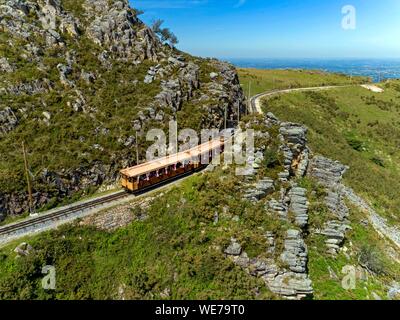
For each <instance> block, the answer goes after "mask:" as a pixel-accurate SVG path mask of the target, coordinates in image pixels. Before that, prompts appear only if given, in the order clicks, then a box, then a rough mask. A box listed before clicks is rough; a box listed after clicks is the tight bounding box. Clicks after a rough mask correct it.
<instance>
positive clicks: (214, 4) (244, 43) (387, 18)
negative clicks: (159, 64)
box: [130, 0, 400, 58]
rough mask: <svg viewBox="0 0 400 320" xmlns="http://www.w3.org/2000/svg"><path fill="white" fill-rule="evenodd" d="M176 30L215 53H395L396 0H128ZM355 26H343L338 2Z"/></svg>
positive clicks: (399, 23)
mask: <svg viewBox="0 0 400 320" xmlns="http://www.w3.org/2000/svg"><path fill="white" fill-rule="evenodd" d="M130 2H131V5H132V6H133V7H135V8H139V9H142V10H144V11H145V14H144V15H142V16H141V18H142V19H143V20H144V21H145V22H146V23H151V22H152V21H154V20H155V19H157V18H160V19H163V20H165V26H166V27H169V28H171V30H172V31H173V32H174V33H175V34H176V35H177V36H178V39H179V41H180V43H179V45H178V48H179V49H181V50H184V51H187V52H189V53H191V54H194V55H199V56H207V57H218V58H400V0H380V1H378V0H347V1H341V0H300V1H299V0H280V1H276V0H136V1H134V0H131V1H130ZM345 5H352V6H353V7H354V8H355V9H356V28H355V29H354V30H344V29H343V28H342V19H343V17H344V15H343V14H342V8H343V6H345Z"/></svg>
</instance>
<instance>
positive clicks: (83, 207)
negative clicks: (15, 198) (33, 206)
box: [0, 191, 129, 243]
mask: <svg viewBox="0 0 400 320" xmlns="http://www.w3.org/2000/svg"><path fill="white" fill-rule="evenodd" d="M128 196H129V194H127V193H126V192H125V191H119V192H116V193H113V194H111V195H107V196H103V197H99V198H96V199H93V200H88V201H85V202H82V203H78V204H76V205H71V206H67V207H64V208H60V209H55V210H52V211H50V212H48V213H44V214H42V215H40V216H37V217H32V218H28V219H26V220H23V221H19V222H15V223H12V224H8V225H5V226H3V227H0V243H4V242H7V241H9V240H10V239H15V238H18V237H21V236H24V235H27V234H29V233H33V232H38V231H42V230H46V229H50V228H49V225H54V224H57V222H60V223H61V222H65V221H69V220H70V218H76V215H79V213H82V212H86V211H90V210H92V209H97V208H100V207H101V206H102V205H106V204H110V203H113V202H115V201H118V200H122V199H124V198H127V197H128Z"/></svg>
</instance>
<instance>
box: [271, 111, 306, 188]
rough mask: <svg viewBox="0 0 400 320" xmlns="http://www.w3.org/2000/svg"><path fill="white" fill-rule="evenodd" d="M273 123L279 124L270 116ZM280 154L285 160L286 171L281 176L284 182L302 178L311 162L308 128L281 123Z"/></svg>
mask: <svg viewBox="0 0 400 320" xmlns="http://www.w3.org/2000/svg"><path fill="white" fill-rule="evenodd" d="M270 118H271V119H272V121H275V122H278V120H277V119H276V117H275V116H274V115H272V114H270ZM279 132H280V136H279V138H280V141H281V146H280V152H282V154H283V158H284V168H285V170H284V171H283V172H281V173H280V174H279V178H280V180H281V181H282V182H287V181H288V180H289V177H291V176H297V177H302V176H304V174H305V173H306V170H307V167H308V161H309V150H308V148H307V146H306V144H307V128H306V127H304V126H301V125H299V124H296V123H289V122H282V123H280V130H279Z"/></svg>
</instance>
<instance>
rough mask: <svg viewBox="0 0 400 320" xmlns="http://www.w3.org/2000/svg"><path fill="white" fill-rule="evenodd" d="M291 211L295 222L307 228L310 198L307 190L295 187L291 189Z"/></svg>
mask: <svg viewBox="0 0 400 320" xmlns="http://www.w3.org/2000/svg"><path fill="white" fill-rule="evenodd" d="M289 198H290V207H289V210H290V212H292V213H293V215H294V220H295V221H294V223H295V225H297V226H298V227H300V228H305V227H306V226H307V224H308V205H309V203H308V200H307V190H306V189H304V188H299V187H294V188H292V189H291V190H290V191H289Z"/></svg>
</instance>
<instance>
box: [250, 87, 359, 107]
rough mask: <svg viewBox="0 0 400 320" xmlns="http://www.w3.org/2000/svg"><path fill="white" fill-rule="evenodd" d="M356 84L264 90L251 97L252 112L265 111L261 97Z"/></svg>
mask: <svg viewBox="0 0 400 320" xmlns="http://www.w3.org/2000/svg"><path fill="white" fill-rule="evenodd" d="M352 86H354V85H341V86H320V87H308V88H294V89H281V90H271V91H267V92H263V93H260V94H257V95H255V96H253V97H251V98H250V110H249V111H250V113H263V111H262V108H261V99H263V98H265V97H271V96H274V95H277V94H282V93H291V92H298V91H321V90H329V89H337V88H348V87H352Z"/></svg>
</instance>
